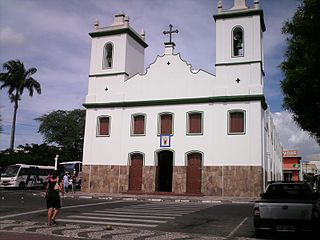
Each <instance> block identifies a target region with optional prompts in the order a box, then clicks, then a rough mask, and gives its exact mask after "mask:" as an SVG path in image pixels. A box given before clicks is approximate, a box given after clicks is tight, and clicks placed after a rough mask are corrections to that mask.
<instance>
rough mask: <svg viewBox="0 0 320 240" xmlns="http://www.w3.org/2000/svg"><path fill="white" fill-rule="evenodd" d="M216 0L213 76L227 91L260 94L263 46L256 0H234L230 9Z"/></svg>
mask: <svg viewBox="0 0 320 240" xmlns="http://www.w3.org/2000/svg"><path fill="white" fill-rule="evenodd" d="M222 4H223V2H222V1H221V0H220V1H219V3H218V13H217V14H216V15H214V19H215V21H216V76H217V77H218V78H219V79H220V81H222V82H223V85H224V86H225V89H224V91H225V94H226V95H255V94H263V77H264V63H263V46H262V37H263V32H264V31H265V25H264V19H263V11H262V9H260V6H259V0H254V3H253V7H252V8H249V7H248V5H247V1H246V0H234V6H233V7H232V8H231V9H227V10H224V9H223V5H222Z"/></svg>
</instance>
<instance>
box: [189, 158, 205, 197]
mask: <svg viewBox="0 0 320 240" xmlns="http://www.w3.org/2000/svg"><path fill="white" fill-rule="evenodd" d="M201 165H202V159H201V154H200V153H191V154H189V155H188V166H187V193H201Z"/></svg>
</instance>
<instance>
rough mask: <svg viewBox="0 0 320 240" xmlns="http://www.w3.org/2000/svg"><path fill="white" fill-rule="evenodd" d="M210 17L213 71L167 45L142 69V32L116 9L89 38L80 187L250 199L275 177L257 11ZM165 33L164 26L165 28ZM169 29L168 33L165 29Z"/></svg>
mask: <svg viewBox="0 0 320 240" xmlns="http://www.w3.org/2000/svg"><path fill="white" fill-rule="evenodd" d="M214 20H215V23H216V64H215V67H216V75H213V74H210V73H208V72H205V71H202V70H199V71H194V70H192V66H191V65H190V64H189V63H187V62H186V61H184V60H183V59H181V57H180V54H179V53H175V51H174V47H175V44H174V43H173V42H172V41H171V34H172V33H169V32H170V31H168V33H169V34H170V40H169V41H168V42H167V43H165V49H164V54H163V55H161V56H157V58H156V61H155V62H154V63H152V64H150V65H149V67H148V68H147V69H146V70H145V69H144V51H145V48H147V47H148V45H147V43H146V42H145V39H144V33H141V34H138V33H137V32H136V31H135V30H134V29H132V28H131V27H130V23H129V18H128V16H126V15H125V14H124V13H120V14H118V15H115V17H114V22H113V24H112V25H111V26H108V27H100V26H99V23H98V22H96V23H95V29H94V31H93V32H91V33H89V35H90V36H91V38H92V49H91V62H90V75H89V86H88V94H87V96H86V100H85V103H84V107H85V108H86V129H85V139H84V155H83V180H82V181H83V182H82V191H84V192H97V193H99V192H100V193H102V192H103V193H123V192H126V193H130V192H131V193H168V194H188V195H216V196H258V195H259V193H260V192H261V191H263V189H264V187H265V185H266V182H267V181H271V180H281V178H282V147H281V145H280V143H279V141H278V140H277V135H276V131H275V127H274V125H273V123H272V118H271V114H270V112H269V109H268V105H267V103H266V100H265V97H264V91H263V85H264V62H263V46H262V37H263V32H264V31H265V25H264V19H263V11H262V9H260V7H259V1H257V0H255V1H254V5H253V6H252V7H251V8H250V7H248V6H247V3H246V1H245V0H235V2H234V6H233V8H231V9H228V10H224V9H223V8H222V4H221V1H219V4H218V13H217V14H216V15H214ZM170 30H172V29H171V28H170ZM171 32H174V31H171Z"/></svg>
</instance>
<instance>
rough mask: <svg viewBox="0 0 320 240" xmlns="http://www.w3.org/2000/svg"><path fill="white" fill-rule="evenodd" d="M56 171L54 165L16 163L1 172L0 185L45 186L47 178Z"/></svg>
mask: <svg viewBox="0 0 320 240" xmlns="http://www.w3.org/2000/svg"><path fill="white" fill-rule="evenodd" d="M53 171H54V166H40V165H26V164H20V163H18V164H15V165H10V166H8V167H7V168H6V169H5V171H4V173H2V174H1V179H0V187H3V188H20V189H24V188H36V187H40V188H43V187H45V185H46V178H47V177H48V175H49V173H52V172H53Z"/></svg>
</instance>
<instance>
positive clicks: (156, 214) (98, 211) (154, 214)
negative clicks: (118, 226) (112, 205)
mask: <svg viewBox="0 0 320 240" xmlns="http://www.w3.org/2000/svg"><path fill="white" fill-rule="evenodd" d="M94 212H97V213H115V214H117V213H119V214H123V213H125V214H130V215H138V214H140V212H139V211H135V212H128V210H122V211H119V210H117V211H112V210H97V211H94ZM152 216H172V217H180V216H183V214H174V213H173V214H171V213H153V214H152Z"/></svg>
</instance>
